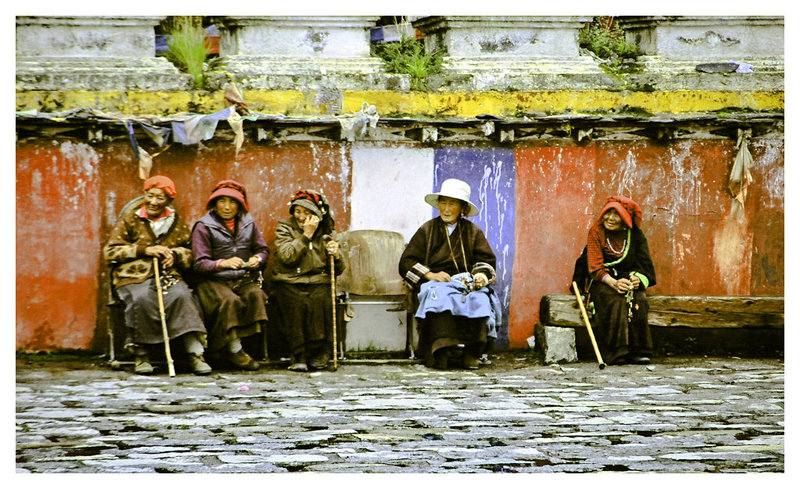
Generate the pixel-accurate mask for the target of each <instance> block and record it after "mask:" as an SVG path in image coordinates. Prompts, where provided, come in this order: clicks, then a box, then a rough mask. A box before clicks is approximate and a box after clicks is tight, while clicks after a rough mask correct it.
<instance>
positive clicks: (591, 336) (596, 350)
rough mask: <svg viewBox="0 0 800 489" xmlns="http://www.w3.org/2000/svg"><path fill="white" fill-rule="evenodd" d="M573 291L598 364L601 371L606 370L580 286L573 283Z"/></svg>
mask: <svg viewBox="0 0 800 489" xmlns="http://www.w3.org/2000/svg"><path fill="white" fill-rule="evenodd" d="M572 290H574V291H575V298H576V299H578V307H580V309H581V316H582V317H583V324H585V325H586V329H587V331H589V339H591V340H592V347H594V354H595V355H596V356H597V363H598V366H599V367H600V370H603V369H604V368H606V364H605V362H604V361H603V357H602V356H601V355H600V349H599V348H597V341H596V340H595V339H594V333H593V332H592V325H591V324H590V323H589V315H588V314H586V308H584V307H583V299H581V293H580V291H578V284H576V283H575V282H572Z"/></svg>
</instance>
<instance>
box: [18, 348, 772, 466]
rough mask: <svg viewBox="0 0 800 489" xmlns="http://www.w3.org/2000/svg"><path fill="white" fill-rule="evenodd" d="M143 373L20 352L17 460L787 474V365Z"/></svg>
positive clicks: (728, 362)
mask: <svg viewBox="0 0 800 489" xmlns="http://www.w3.org/2000/svg"><path fill="white" fill-rule="evenodd" d="M498 355H499V356H497V357H496V361H495V362H494V364H493V365H490V366H487V367H482V368H481V369H480V370H478V371H459V370H447V371H437V370H430V369H427V368H425V367H424V366H422V365H419V364H412V363H404V364H382V365H368V364H343V365H340V367H339V369H338V371H336V372H333V371H321V372H313V373H296V372H289V371H287V370H285V369H282V368H278V367H275V366H268V367H262V369H260V370H259V371H257V372H252V373H239V372H230V371H224V372H214V373H212V375H210V376H207V377H197V376H193V375H190V374H187V373H179V374H178V375H177V376H176V377H174V378H170V377H168V376H167V375H163V374H162V375H156V376H149V377H144V376H137V375H134V374H132V373H131V372H129V371H114V370H111V369H108V368H105V367H104V366H98V365H92V364H91V363H90V362H86V363H85V364H84V363H80V364H75V362H73V363H70V364H69V365H65V364H46V363H44V362H39V363H33V362H26V361H24V360H18V361H17V371H16V470H17V472H19V473H25V472H36V473H41V472H46V473H60V472H72V473H138V472H145V473H148V472H149V473H271V472H342V473H373V472H374V473H412V472H415V473H456V472H463V473H497V472H502V473H506V472H519V473H596V472H648V473H649V472H658V473H704V472H708V473H716V472H728V473H744V472H748V473H749V472H766V473H775V472H778V473H782V472H784V470H785V469H784V365H783V362H782V361H780V360H776V359H740V358H709V359H706V358H704V359H698V358H667V359H660V360H659V361H657V362H656V363H654V364H653V365H649V366H610V367H608V368H607V369H604V370H598V368H597V365H596V364H594V363H576V364H569V365H542V364H540V363H537V361H536V360H533V359H529V358H525V357H522V358H514V357H513V356H506V357H503V356H502V355H500V354H498Z"/></svg>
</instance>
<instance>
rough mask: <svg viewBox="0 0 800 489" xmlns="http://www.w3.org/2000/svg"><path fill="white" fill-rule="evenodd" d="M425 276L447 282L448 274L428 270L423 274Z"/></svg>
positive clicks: (448, 279)
mask: <svg viewBox="0 0 800 489" xmlns="http://www.w3.org/2000/svg"><path fill="white" fill-rule="evenodd" d="M425 278H426V279H428V280H435V281H437V282H449V281H450V274H449V273H447V272H428V273H426V274H425Z"/></svg>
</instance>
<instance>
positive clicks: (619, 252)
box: [606, 236, 628, 255]
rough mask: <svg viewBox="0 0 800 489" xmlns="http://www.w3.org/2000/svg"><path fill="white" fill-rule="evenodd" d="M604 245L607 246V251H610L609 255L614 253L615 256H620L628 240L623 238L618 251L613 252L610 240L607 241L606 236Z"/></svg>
mask: <svg viewBox="0 0 800 489" xmlns="http://www.w3.org/2000/svg"><path fill="white" fill-rule="evenodd" d="M606 244H607V245H608V249H609V250H611V253H614V254H615V255H620V254H622V252H623V251H625V245H627V244H628V238H625V239H624V240H623V241H622V248H620V250H619V251H617V250H615V249H614V247H613V246H611V240H609V239H608V236H606Z"/></svg>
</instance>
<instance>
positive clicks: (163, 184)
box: [144, 175, 178, 199]
mask: <svg viewBox="0 0 800 489" xmlns="http://www.w3.org/2000/svg"><path fill="white" fill-rule="evenodd" d="M153 187H155V188H160V189H163V190H164V192H165V193H166V194H167V195H168V196H169V198H170V199H174V198H175V196H176V195H178V192H177V191H176V190H175V182H173V181H172V179H170V178H169V177H165V176H164V175H154V176H152V177H150V178H148V179H147V180H145V181H144V191H145V192H147V191H148V190H150V189H151V188H153Z"/></svg>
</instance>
